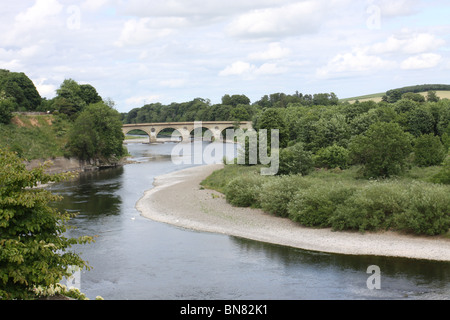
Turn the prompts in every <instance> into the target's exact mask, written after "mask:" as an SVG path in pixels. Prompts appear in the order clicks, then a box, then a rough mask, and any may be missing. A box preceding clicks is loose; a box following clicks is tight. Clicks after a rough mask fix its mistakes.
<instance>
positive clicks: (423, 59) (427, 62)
mask: <svg viewBox="0 0 450 320" xmlns="http://www.w3.org/2000/svg"><path fill="white" fill-rule="evenodd" d="M441 61H442V56H441V55H439V54H435V53H423V54H420V55H417V56H414V57H410V58H408V59H406V60H404V61H403V62H402V64H401V68H402V69H404V70H411V69H428V68H434V67H436V66H437V65H438V64H439V63H440V62H441Z"/></svg>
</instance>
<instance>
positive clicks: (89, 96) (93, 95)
mask: <svg viewBox="0 0 450 320" xmlns="http://www.w3.org/2000/svg"><path fill="white" fill-rule="evenodd" d="M79 95H80V98H81V99H83V101H84V102H85V103H86V105H90V104H93V103H98V102H101V101H102V97H100V95H99V94H98V92H97V90H96V89H95V88H94V87H93V86H91V85H90V84H82V85H80V92H79Z"/></svg>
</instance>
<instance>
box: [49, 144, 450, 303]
mask: <svg viewBox="0 0 450 320" xmlns="http://www.w3.org/2000/svg"><path fill="white" fill-rule="evenodd" d="M204 144H205V145H206V143H204ZM174 146H175V144H173V143H165V144H155V145H148V144H139V143H132V144H129V145H128V149H129V152H130V154H131V155H132V159H133V160H134V161H135V163H132V164H127V165H125V166H123V167H120V168H116V169H108V170H102V171H96V172H90V173H83V174H82V175H80V177H79V178H78V179H76V180H75V181H71V182H65V183H61V184H57V185H53V186H52V187H51V188H50V190H52V191H53V192H54V193H57V194H60V195H62V196H63V197H64V200H63V201H62V202H61V203H59V204H58V206H59V208H60V209H61V210H67V211H70V212H78V213H79V214H78V216H77V217H76V218H74V219H73V220H72V221H71V224H72V225H73V226H75V227H76V228H77V229H76V230H71V231H70V232H69V236H74V237H77V236H82V235H89V236H97V238H96V241H95V242H94V243H92V244H88V245H79V246H75V247H74V248H73V250H75V251H76V252H77V253H79V254H80V255H81V257H82V258H83V259H84V260H86V261H88V262H89V265H90V266H91V267H92V269H91V270H89V271H86V270H84V271H82V273H81V278H80V285H81V291H82V292H84V293H85V294H86V295H87V297H88V298H90V299H95V297H96V296H102V297H103V298H104V299H106V300H311V299H315V300H329V299H333V300H335V299H342V300H365V299H383V300H385V299H386V300H394V299H395V300H397V299H414V300H419V299H427V300H431V299H433V300H434V299H439V300H442V299H448V298H449V297H450V281H449V280H450V268H449V267H450V264H449V263H444V262H431V261H424V260H410V259H399V258H387V257H371V256H346V255H338V254H327V253H319V252H310V251H304V250H300V249H295V248H289V247H283V246H278V245H272V244H268V243H261V242H256V241H250V240H246V239H242V238H236V237H231V236H226V235H218V234H211V233H204V232H195V231H191V230H184V229H180V228H177V227H173V226H170V225H167V224H162V223H158V222H154V221H152V220H149V219H146V218H144V217H141V216H140V214H139V212H138V211H137V210H136V209H135V205H136V202H137V201H138V200H139V199H140V198H141V197H142V196H143V193H144V191H145V190H148V189H150V188H152V183H153V179H154V178H155V177H157V176H159V175H162V174H166V173H170V172H173V171H176V170H181V169H185V168H188V167H192V166H194V165H193V164H174V163H173V161H172V158H171V151H172V148H173V147H174ZM372 265H375V266H378V267H379V270H380V273H378V274H374V275H372V274H371V273H368V272H367V271H368V267H369V266H372ZM375 276H376V278H374V280H373V282H372V280H370V283H378V284H379V285H380V287H379V289H377V288H375V289H373V288H372V289H369V287H368V279H369V277H375Z"/></svg>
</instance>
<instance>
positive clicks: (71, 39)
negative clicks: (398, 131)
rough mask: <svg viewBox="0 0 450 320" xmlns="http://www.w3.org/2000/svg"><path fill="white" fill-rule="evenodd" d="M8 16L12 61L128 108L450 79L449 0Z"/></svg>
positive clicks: (287, 0)
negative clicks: (89, 86) (88, 87)
mask: <svg viewBox="0 0 450 320" xmlns="http://www.w3.org/2000/svg"><path fill="white" fill-rule="evenodd" d="M0 12H1V19H0V68H3V69H8V70H11V71H14V72H25V73H26V74H27V75H28V76H29V77H30V78H31V79H32V80H33V82H34V83H35V85H36V87H37V88H38V90H39V92H40V94H41V95H42V96H43V97H47V98H53V97H54V96H55V90H56V89H57V88H58V87H59V85H60V84H61V83H62V81H63V80H64V79H68V78H72V79H74V80H76V81H77V82H79V83H80V84H82V83H89V84H92V85H93V86H94V87H95V88H97V90H98V92H99V94H100V95H101V96H102V97H103V98H111V99H112V100H114V101H115V102H116V107H117V109H118V110H119V111H120V112H127V111H129V110H131V109H132V108H134V107H141V106H142V105H143V104H145V103H151V102H161V103H163V104H169V103H171V102H185V101H190V100H192V99H194V98H197V97H200V98H204V99H210V100H211V103H213V104H214V103H219V102H220V101H221V97H222V96H223V95H225V94H245V95H247V96H248V97H249V98H250V99H251V100H252V102H254V101H256V100H259V99H260V98H261V97H262V96H263V95H265V94H270V93H275V92H284V93H287V94H292V93H295V92H296V91H299V92H302V93H311V94H313V93H322V92H335V93H336V94H337V95H338V97H339V98H347V97H352V96H357V95H364V94H370V93H377V92H385V91H387V90H389V89H393V88H398V87H403V86H408V85H416V84H425V83H444V84H450V77H449V74H450V52H449V49H450V24H449V23H448V21H449V20H448V17H450V1H448V0H427V1H425V0H358V1H356V0H353V1H348V0H331V1H330V0H328V1H325V0H313V1H309V0H300V1H293V0H227V1H223V0H220V1H219V0H208V1H206V0H203V1H200V0H168V1H159V0H158V1H156V0H150V1H141V0H89V1H84V0H83V1H72V0H17V1H2V5H1V7H0Z"/></svg>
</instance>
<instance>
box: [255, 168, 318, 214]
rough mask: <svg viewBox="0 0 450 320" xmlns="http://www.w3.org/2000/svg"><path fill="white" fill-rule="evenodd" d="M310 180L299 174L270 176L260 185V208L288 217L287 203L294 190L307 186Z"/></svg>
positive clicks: (310, 182)
mask: <svg viewBox="0 0 450 320" xmlns="http://www.w3.org/2000/svg"><path fill="white" fill-rule="evenodd" d="M312 183H313V182H312V181H311V180H309V179H306V178H304V177H302V176H301V175H293V176H275V177H271V178H270V179H269V180H268V181H267V182H266V183H264V184H263V185H262V187H261V192H260V199H259V202H260V204H261V208H262V209H263V210H264V211H266V212H268V213H271V214H274V215H277V216H280V217H288V215H289V213H288V205H289V203H290V201H291V199H292V198H293V197H294V195H295V194H296V192H297V191H298V190H301V189H305V188H309V187H310V186H311V185H312Z"/></svg>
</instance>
